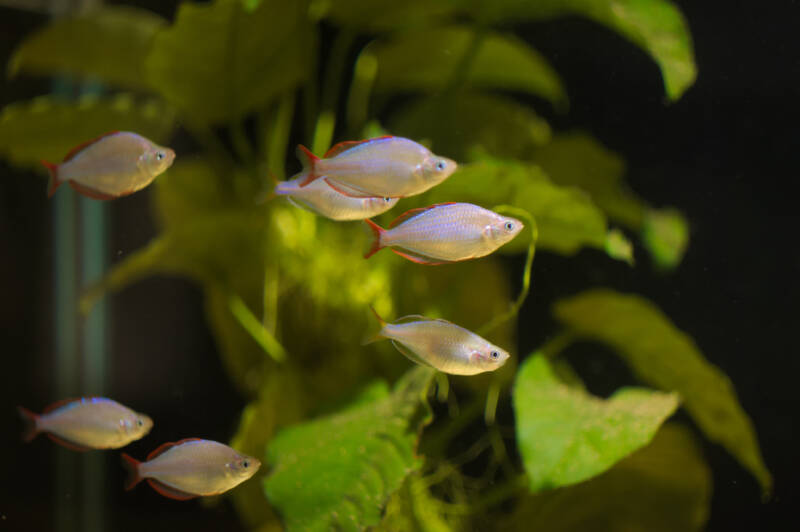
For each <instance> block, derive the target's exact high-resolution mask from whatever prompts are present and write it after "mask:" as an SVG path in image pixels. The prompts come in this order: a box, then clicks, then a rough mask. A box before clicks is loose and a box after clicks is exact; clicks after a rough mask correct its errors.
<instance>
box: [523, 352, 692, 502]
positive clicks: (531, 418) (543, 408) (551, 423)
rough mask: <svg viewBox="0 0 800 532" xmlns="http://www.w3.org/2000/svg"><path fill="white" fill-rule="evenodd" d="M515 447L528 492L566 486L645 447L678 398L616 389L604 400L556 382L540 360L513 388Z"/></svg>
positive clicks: (526, 366) (528, 364)
mask: <svg viewBox="0 0 800 532" xmlns="http://www.w3.org/2000/svg"><path fill="white" fill-rule="evenodd" d="M513 399H514V412H515V414H516V420H517V443H518V445H519V450H520V454H521V455H522V461H523V463H524V465H525V470H526V472H527V473H528V479H529V482H530V489H531V491H533V492H537V491H540V490H545V489H551V488H557V487H559V486H569V485H571V484H576V483H578V482H582V481H584V480H586V479H589V478H592V477H593V476H595V475H597V474H599V473H602V472H603V471H605V470H607V469H609V468H610V467H611V466H613V465H614V464H615V463H616V462H618V461H619V460H620V459H622V458H624V457H625V456H627V455H629V454H630V453H632V452H633V451H635V450H637V449H639V448H640V447H643V446H645V445H647V443H648V442H649V441H650V440H651V439H652V438H653V435H654V434H655V433H656V431H657V430H658V427H659V426H660V425H661V423H663V422H664V420H665V419H666V418H668V417H669V416H670V415H672V413H673V412H674V411H675V409H676V408H677V406H678V396H677V394H665V393H661V392H655V391H652V390H646V389H643V388H621V389H620V390H617V391H616V392H615V393H614V395H612V396H611V397H610V398H609V399H608V400H602V399H598V398H596V397H592V396H591V395H589V394H588V393H586V392H585V391H583V390H581V389H576V388H570V387H569V386H567V385H566V384H563V383H562V382H560V381H559V379H558V377H557V376H556V375H555V373H554V372H553V369H552V368H551V367H550V363H549V362H548V361H547V358H546V357H545V356H544V355H542V354H533V355H532V356H531V357H530V358H528V359H527V360H526V361H525V362H523V364H522V365H521V366H520V368H519V372H518V373H517V378H516V381H515V382H514V393H513Z"/></svg>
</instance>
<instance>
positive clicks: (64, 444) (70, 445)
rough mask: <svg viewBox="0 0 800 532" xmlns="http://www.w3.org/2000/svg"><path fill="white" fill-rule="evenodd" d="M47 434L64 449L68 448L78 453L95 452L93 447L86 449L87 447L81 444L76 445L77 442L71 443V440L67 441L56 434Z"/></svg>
mask: <svg viewBox="0 0 800 532" xmlns="http://www.w3.org/2000/svg"><path fill="white" fill-rule="evenodd" d="M46 434H47V437H48V438H50V439H51V440H53V441H54V442H56V443H57V444H59V445H61V446H62V447H66V448H67V449H70V450H73V451H78V452H81V453H84V452H86V451H92V450H93V449H92V448H91V447H86V446H85V445H81V444H79V443H75V442H71V441H69V440H65V439H64V438H61V437H59V436H56V435H55V434H53V433H51V432H47V433H46Z"/></svg>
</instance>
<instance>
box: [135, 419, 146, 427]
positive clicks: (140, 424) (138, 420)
mask: <svg viewBox="0 0 800 532" xmlns="http://www.w3.org/2000/svg"><path fill="white" fill-rule="evenodd" d="M136 424H137V425H139V426H140V427H144V421H142V420H141V419H137V420H136Z"/></svg>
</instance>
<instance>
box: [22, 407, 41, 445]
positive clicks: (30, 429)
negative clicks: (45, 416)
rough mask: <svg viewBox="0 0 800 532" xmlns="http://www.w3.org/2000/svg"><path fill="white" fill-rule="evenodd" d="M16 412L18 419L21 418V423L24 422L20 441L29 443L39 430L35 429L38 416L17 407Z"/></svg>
mask: <svg viewBox="0 0 800 532" xmlns="http://www.w3.org/2000/svg"><path fill="white" fill-rule="evenodd" d="M17 412H19V417H21V418H22V421H24V422H25V430H24V432H23V433H22V440H23V441H26V442H29V441H31V440H32V439H34V438H35V437H36V435H37V434H39V428H38V427H37V424H36V420H37V419H39V415H38V414H34V413H33V412H31V411H30V410H28V409H27V408H24V407H21V406H18V407H17Z"/></svg>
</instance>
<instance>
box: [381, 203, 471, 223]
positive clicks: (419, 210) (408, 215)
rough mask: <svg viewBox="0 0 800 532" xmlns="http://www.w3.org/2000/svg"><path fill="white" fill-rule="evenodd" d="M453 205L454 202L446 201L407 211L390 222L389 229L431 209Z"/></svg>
mask: <svg viewBox="0 0 800 532" xmlns="http://www.w3.org/2000/svg"><path fill="white" fill-rule="evenodd" d="M455 203H456V202H455V201H448V202H446V203H434V204H433V205H428V206H427V207H418V208H416V209H410V210H407V211H406V212H404V213H403V214H401V215H400V216H398V217H397V218H395V219H394V220H392V223H390V224H389V229H391V228H392V227H394V226H396V225H398V224H401V223H403V222H405V221H406V220H408V219H410V218H413V217H414V216H417V215H419V214H422V213H423V212H425V211H429V210H431V209H435V208H436V207H442V206H444V205H454V204H455Z"/></svg>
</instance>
